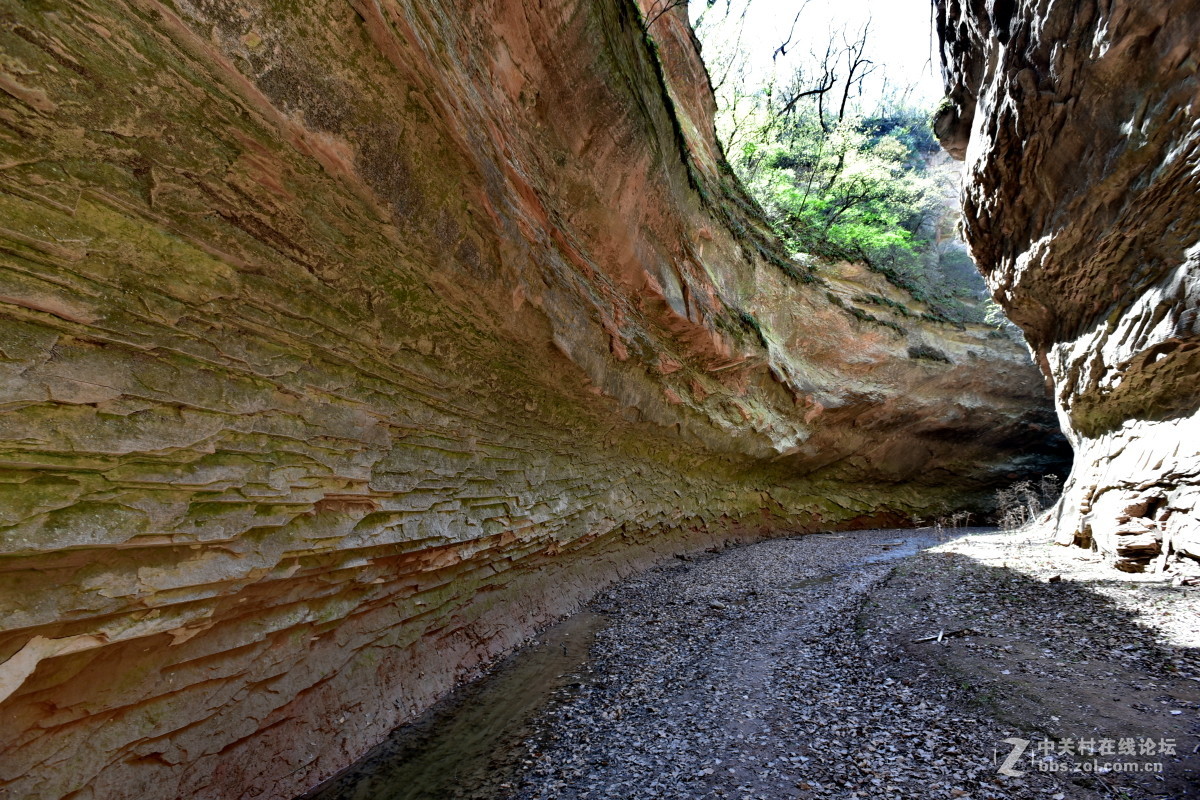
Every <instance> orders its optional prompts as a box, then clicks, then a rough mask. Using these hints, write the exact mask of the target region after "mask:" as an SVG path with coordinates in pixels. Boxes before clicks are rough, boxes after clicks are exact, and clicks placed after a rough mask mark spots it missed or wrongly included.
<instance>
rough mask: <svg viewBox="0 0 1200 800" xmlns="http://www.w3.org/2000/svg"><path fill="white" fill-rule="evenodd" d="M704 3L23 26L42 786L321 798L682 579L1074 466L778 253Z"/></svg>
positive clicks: (955, 340) (963, 372)
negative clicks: (692, 565) (394, 732)
mask: <svg viewBox="0 0 1200 800" xmlns="http://www.w3.org/2000/svg"><path fill="white" fill-rule="evenodd" d="M680 13H681V12H678V11H677V12H673V13H672V14H669V15H667V16H665V17H663V18H661V19H660V20H659V21H658V22H657V23H656V24H655V26H654V35H655V37H656V39H657V45H656V44H654V43H653V42H651V40H649V39H648V38H647V37H646V36H644V33H643V29H642V17H641V14H640V13H639V10H638V8H637V7H636V6H634V5H632V4H631V3H629V2H626V1H625V0H603V1H601V2H593V1H592V0H589V1H588V2H579V1H578V0H551V1H550V2H545V3H536V4H535V3H528V2H521V1H519V0H512V1H511V2H479V3H466V4H463V3H457V4H440V3H437V2H432V3H431V2H425V1H424V0H422V1H421V2H418V1H417V0H409V1H405V0H351V2H348V3H347V2H341V1H340V0H315V2H311V3H302V4H295V3H270V2H266V0H245V2H235V1H234V0H192V1H191V2H183V1H182V0H181V1H180V2H177V3H174V4H172V3H168V2H160V0H81V2H77V3H20V4H8V5H7V6H6V7H5V8H4V10H3V11H0V40H2V52H3V57H2V60H0V122H2V124H0V227H2V228H3V230H0V252H2V253H3V256H2V260H0V386H2V387H3V388H2V400H0V402H2V404H3V405H2V406H0V408H2V413H0V464H2V467H3V468H2V470H0V524H2V525H3V526H4V527H3V535H2V537H0V553H2V555H3V558H2V559H0V571H2V576H0V609H2V610H3V614H0V626H2V632H0V717H2V719H3V725H0V794H5V793H6V796H11V797H22V798H58V797H72V798H101V797H103V798H117V797H136V798H139V800H149V799H151V798H170V797H209V798H216V797H220V798H238V797H251V796H253V797H288V796H290V795H292V794H294V793H297V792H299V791H301V790H303V789H305V788H306V787H308V786H311V785H313V784H314V783H315V782H317V781H318V780H320V779H322V778H325V777H327V776H329V775H330V774H332V773H333V772H334V771H335V770H337V769H339V768H340V767H343V766H345V765H346V764H347V763H348V762H349V761H350V760H352V759H353V758H355V757H356V756H358V755H360V754H361V753H362V752H363V751H364V750H365V749H366V748H367V747H368V746H370V745H371V744H373V743H374V742H376V741H377V740H378V739H380V738H381V737H382V736H383V735H384V733H385V732H386V731H388V730H389V729H390V728H392V727H393V726H395V725H397V724H399V723H401V722H404V721H405V720H407V719H410V718H411V717H412V716H413V715H414V714H415V713H417V712H418V711H420V710H421V709H423V708H424V707H425V706H427V705H428V704H429V703H430V702H431V701H432V700H433V699H434V698H436V697H437V696H438V695H439V694H440V693H443V692H444V691H446V690H447V689H448V688H449V687H450V686H452V685H453V684H454V682H455V681H457V680H461V679H463V678H464V677H468V676H470V675H471V674H472V673H473V671H475V670H476V669H477V668H478V667H479V666H480V665H481V664H483V663H485V662H486V661H487V660H488V659H490V658H492V657H494V656H496V655H497V654H499V653H502V652H504V651H505V650H507V649H509V648H511V647H512V646H513V645H515V644H516V643H518V642H519V641H521V640H522V639H523V638H524V637H525V636H527V635H528V634H529V633H530V632H531V631H532V630H534V629H535V628H536V627H537V626H539V625H541V624H544V623H545V622H547V621H548V620H549V619H551V618H552V617H553V616H555V615H557V614H561V613H564V612H566V611H569V610H570V609H572V608H573V607H575V606H576V605H577V604H578V603H579V602H580V601H581V599H583V598H585V597H587V596H588V595H589V594H590V593H592V592H594V591H595V589H596V588H597V587H598V586H600V585H602V584H603V583H604V582H606V581H610V580H612V579H614V578H615V577H617V576H619V575H621V574H624V573H627V572H628V571H630V570H632V569H635V568H637V567H639V566H640V565H644V564H647V563H649V562H651V561H653V560H654V559H657V558H661V557H663V556H665V555H667V554H670V553H673V552H679V551H681V550H686V549H693V548H699V547H704V546H709V545H712V544H717V543H720V542H722V541H724V540H726V539H730V538H734V539H737V538H748V537H754V536H760V535H767V534H772V533H780V532H794V531H804V530H813V529H819V528H828V527H833V526H843V527H844V526H854V525H866V524H870V523H872V522H874V521H888V522H895V523H902V522H905V521H908V520H911V519H913V518H917V517H925V518H928V517H929V516H931V515H933V514H936V513H939V512H942V511H945V510H948V509H951V508H958V507H970V506H971V505H973V504H978V503H980V502H981V500H982V498H984V497H986V495H987V494H988V492H989V491H990V490H991V489H992V488H994V486H995V485H996V484H997V483H1002V482H1005V481H1008V480H1010V479H1012V478H1016V477H1020V476H1021V475H1025V474H1038V473H1040V472H1042V471H1044V470H1045V469H1047V468H1048V467H1049V466H1052V465H1053V464H1054V463H1055V460H1056V459H1058V458H1060V457H1061V451H1059V450H1056V449H1055V446H1054V444H1053V442H1050V443H1049V444H1047V441H1048V440H1050V439H1052V438H1053V431H1054V419H1053V413H1052V411H1051V410H1050V407H1049V405H1048V403H1047V402H1046V401H1045V399H1044V396H1043V388H1042V386H1041V381H1040V377H1039V376H1038V375H1037V373H1036V370H1034V369H1033V367H1032V366H1031V364H1030V363H1029V362H1028V360H1027V358H1026V355H1025V353H1024V351H1023V349H1022V348H1021V347H1020V346H1018V345H1017V344H1014V343H1013V342H1011V341H1009V340H1006V339H1004V338H1003V337H1001V338H996V336H995V335H994V332H989V331H988V330H986V329H983V328H975V327H966V328H963V329H959V328H955V327H953V326H950V325H946V324H943V323H939V322H937V321H936V320H931V319H929V318H922V317H920V314H921V313H922V311H923V310H924V309H923V308H922V307H921V306H920V304H918V303H916V302H915V301H913V300H912V299H911V298H907V297H905V296H903V295H901V294H899V293H898V292H897V290H895V289H893V288H891V287H889V286H888V285H887V284H886V283H884V282H883V281H882V280H880V279H879V278H878V276H876V275H874V274H871V273H867V272H865V271H862V270H860V269H858V268H855V267H852V266H847V265H842V266H824V267H820V268H818V269H817V270H816V274H810V271H809V270H808V269H807V268H805V267H802V266H801V265H799V264H797V263H794V262H792V261H790V260H789V259H788V258H787V256H786V254H785V253H783V252H782V251H781V250H780V249H779V246H778V244H777V243H776V242H775V241H773V240H772V239H771V237H770V236H769V235H768V232H767V230H766V228H765V226H764V225H763V223H762V222H761V220H760V219H759V217H758V215H757V214H756V213H755V211H754V208H753V206H752V204H751V203H749V201H747V199H746V198H745V196H744V194H742V193H741V191H740V190H739V189H738V187H736V186H735V185H734V184H733V182H732V181H731V179H730V178H729V176H728V173H727V170H726V169H725V168H724V166H723V162H722V160H721V158H720V156H719V148H718V147H717V145H716V142H715V140H714V138H713V135H712V119H711V118H712V111H713V108H712V105H713V101H712V96H711V92H710V91H709V90H708V85H707V81H706V78H705V75H704V71H703V68H702V65H701V63H700V61H699V59H698V57H697V54H696V50H695V45H694V42H693V39H692V37H691V34H690V31H689V30H688V29H687V26H686V21H685V20H684V19H683V18H682V17H681V16H679V14H680ZM867 295H875V296H876V297H877V298H887V299H889V300H890V301H891V302H892V303H893V305H888V304H887V303H883V304H882V305H881V304H879V303H872V302H870V301H869V300H863V299H861V298H864V297H866V296H867ZM910 354H913V355H915V356H923V357H910ZM931 354H932V356H934V357H931Z"/></svg>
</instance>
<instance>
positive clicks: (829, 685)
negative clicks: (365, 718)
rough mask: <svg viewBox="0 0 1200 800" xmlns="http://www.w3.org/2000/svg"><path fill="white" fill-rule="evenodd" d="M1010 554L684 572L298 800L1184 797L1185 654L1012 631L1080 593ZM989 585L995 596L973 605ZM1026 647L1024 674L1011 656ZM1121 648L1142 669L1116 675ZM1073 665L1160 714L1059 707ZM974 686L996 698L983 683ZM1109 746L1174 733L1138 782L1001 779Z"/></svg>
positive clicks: (1131, 640) (550, 642) (913, 547)
mask: <svg viewBox="0 0 1200 800" xmlns="http://www.w3.org/2000/svg"><path fill="white" fill-rule="evenodd" d="M969 533H973V534H974V535H973V536H971V535H967V534H969ZM1018 539H1019V535H1017V536H1016V537H1014V534H1011V533H1004V534H996V533H995V532H994V531H979V530H975V531H967V530H947V531H936V532H935V531H934V530H932V529H922V530H917V531H914V530H881V531H862V532H855V533H845V534H822V535H812V536H804V537H795V538H792V539H781V540H772V541H768V542H762V543H758V544H753V545H748V546H742V547H735V548H731V549H727V550H723V551H721V552H704V553H700V554H698V555H697V556H695V557H684V558H681V559H679V560H677V561H675V562H674V563H672V564H668V565H665V566H660V567H658V568H655V569H653V570H650V571H648V572H646V573H644V574H642V575H639V576H637V577H636V578H633V579H632V580H630V581H628V582H626V583H624V584H622V585H620V586H618V587H616V588H614V589H611V590H609V591H607V592H605V593H603V594H602V595H601V596H600V597H599V598H598V599H597V600H595V601H594V602H593V603H591V604H590V605H589V607H588V610H587V611H585V612H584V613H582V614H580V615H576V616H575V617H572V618H569V619H568V620H567V621H566V622H564V623H561V624H560V625H558V626H555V627H554V628H551V629H550V630H548V631H546V632H545V633H544V634H543V635H541V636H540V637H539V638H538V639H537V641H536V642H535V644H533V645H532V646H531V647H529V648H527V649H526V650H523V651H521V652H519V653H518V654H516V655H515V656H513V657H511V658H510V659H508V660H507V661H506V662H504V663H503V664H502V665H501V666H500V668H499V669H498V670H496V671H495V672H494V673H493V674H492V675H490V676H489V677H488V678H485V679H484V680H483V681H481V682H479V683H478V684H474V685H471V686H468V687H464V689H463V690H460V691H459V692H458V693H456V695H455V696H454V697H452V699H451V700H450V701H449V702H448V703H443V704H442V705H441V706H439V707H436V708H435V709H434V711H433V712H432V713H430V714H428V715H426V717H425V718H423V720H422V721H421V722H420V723H418V724H417V725H415V726H411V727H410V728H408V729H402V730H400V731H398V732H396V733H395V734H393V736H392V737H391V738H390V739H389V741H388V742H386V743H385V744H384V745H382V746H380V747H379V748H376V750H375V751H373V752H372V754H370V755H368V756H367V757H366V758H365V759H363V761H361V762H360V763H359V764H357V765H355V766H353V767H351V768H350V769H349V770H347V771H346V772H345V773H344V774H342V775H341V776H339V777H337V778H335V779H333V780H331V781H330V782H328V783H327V784H325V785H324V786H322V787H320V788H319V789H318V790H316V791H314V792H313V793H311V794H309V795H306V800H436V799H438V798H472V799H473V800H498V799H499V798H521V799H522V800H567V799H568V798H569V799H570V800H583V799H584V798H614V799H617V800H632V799H633V798H647V800H649V798H763V799H764V800H782V799H783V798H788V799H789V800H791V799H794V798H848V797H898V798H914V800H915V799H916V798H943V797H944V798H962V797H971V798H1042V797H1052V796H1053V797H1059V798H1061V797H1064V796H1065V797H1126V798H1131V797H1147V798H1148V797H1164V796H1169V797H1180V798H1183V797H1195V796H1197V794H1196V792H1197V786H1198V784H1196V782H1195V781H1196V778H1197V776H1198V775H1200V773H1198V772H1197V768H1198V767H1200V758H1197V756H1195V755H1194V754H1192V753H1190V751H1191V749H1192V747H1193V746H1194V744H1195V742H1194V738H1195V737H1194V736H1193V735H1191V734H1194V730H1192V727H1193V723H1192V721H1191V719H1190V718H1189V719H1187V720H1183V719H1181V718H1182V717H1183V716H1184V714H1187V715H1188V716H1189V717H1191V716H1192V715H1194V714H1195V709H1196V707H1197V705H1198V703H1197V701H1200V687H1196V683H1195V682H1194V681H1195V680H1196V679H1197V677H1198V676H1200V657H1198V656H1197V654H1196V653H1195V652H1194V651H1190V650H1188V649H1187V648H1172V647H1171V646H1170V645H1169V644H1166V643H1164V644H1163V645H1162V647H1161V649H1159V648H1157V647H1155V646H1154V645H1153V644H1151V643H1152V642H1153V641H1155V632H1154V631H1141V632H1139V631H1137V630H1136V629H1135V630H1133V631H1130V630H1129V629H1128V628H1126V629H1125V632H1124V636H1123V638H1122V639H1121V641H1120V642H1119V643H1118V642H1116V641H1114V642H1113V643H1112V647H1113V651H1114V652H1113V653H1109V654H1105V653H1096V652H1092V653H1090V658H1091V661H1090V662H1089V661H1088V660H1087V659H1086V658H1080V657H1079V655H1080V653H1081V652H1083V651H1084V650H1086V649H1087V648H1086V646H1084V645H1081V642H1080V639H1081V638H1082V639H1083V641H1084V642H1086V641H1087V637H1086V636H1085V635H1083V633H1084V631H1085V628H1086V626H1087V625H1088V622H1087V620H1086V618H1085V617H1082V616H1081V617H1069V618H1067V619H1063V615H1062V613H1061V612H1060V613H1059V614H1058V618H1059V619H1058V620H1057V621H1056V623H1055V626H1054V628H1053V629H1050V628H1047V627H1043V628H1042V629H1040V630H1037V629H1035V630H1032V631H1031V630H1029V622H1030V620H1031V619H1036V618H1038V617H1040V616H1043V615H1045V614H1046V613H1047V612H1046V610H1045V609H1044V608H1039V605H1040V603H1039V601H1044V600H1046V599H1054V600H1057V601H1059V602H1063V601H1067V602H1069V598H1072V597H1083V596H1087V592H1088V590H1087V589H1086V588H1083V587H1085V586H1086V585H1087V581H1086V579H1084V578H1083V576H1074V577H1075V578H1078V579H1079V582H1078V583H1077V584H1076V585H1077V586H1078V587H1079V594H1078V595H1072V594H1070V592H1072V591H1074V590H1073V589H1065V590H1064V592H1065V593H1059V594H1057V595H1056V594H1055V592H1058V591H1059V589H1060V588H1061V581H1054V582H1051V583H1045V582H1044V581H1038V580H1036V579H1032V578H1030V577H1029V576H1027V575H1023V574H1022V573H1021V572H1018V571H1016V570H1010V569H1002V568H992V567H987V566H985V565H983V564H982V562H981V560H987V557H988V555H995V554H996V552H999V553H1001V558H1005V559H1007V558H1010V557H1014V556H1016V548H1024V549H1026V550H1030V549H1031V550H1034V551H1038V550H1039V549H1038V548H1036V547H1034V548H1029V547H1028V543H1026V542H1020V541H1018ZM919 551H926V552H925V553H924V554H923V555H922V556H920V557H918V558H913V556H914V554H916V553H917V552H919ZM1040 557H1041V556H1040V551H1039V555H1038V556H1035V557H1033V558H1030V557H1029V556H1028V555H1026V556H1025V563H1024V564H1023V566H1025V567H1030V566H1032V565H1034V564H1035V563H1037V558H1040ZM1016 558H1017V559H1018V560H1019V559H1020V556H1016ZM935 575H936V576H938V577H937V578H934V577H933V576H935ZM951 576H953V577H951ZM1018 580H1019V581H1021V582H1023V583H1025V584H1027V585H1026V586H1024V587H1022V588H1021V589H1020V590H1018V589H1016V588H1014V586H1013V584H1015V582H1017V581H1018ZM939 581H940V582H939ZM995 581H999V582H1001V583H1002V584H1003V585H1004V586H1006V587H1008V593H1009V595H1010V597H1009V602H998V601H985V602H984V603H983V604H980V601H979V596H980V595H982V594H984V593H985V592H989V591H990V592H994V591H995V589H996V587H995V586H993V585H989V582H995ZM930 592H933V593H935V594H937V597H936V601H938V602H935V603H933V604H932V605H931V603H930V602H929V600H930V599H931V594H930ZM1047 592H1048V593H1049V594H1047ZM972 594H973V595H974V596H975V599H974V601H973V602H972V600H971V599H969V598H970V596H971V595H972ZM960 595H963V596H960ZM1139 602H1141V603H1142V605H1145V604H1146V602H1147V601H1146V599H1145V598H1144V597H1143V598H1142V599H1141V600H1140V601H1139ZM909 603H912V604H913V606H914V607H913V609H912V610H909V609H906V608H905V606H906V605H907V604H909ZM1187 610H1188V611H1189V612H1190V613H1191V614H1193V615H1194V614H1195V608H1191V607H1189V608H1188V609H1187ZM1050 613H1051V614H1053V612H1050ZM956 614H957V615H959V617H961V618H962V619H966V618H967V617H970V622H969V624H970V625H971V626H974V627H966V625H967V622H962V621H958V622H956V621H955V619H954V615H956ZM1194 619H1195V617H1194V616H1193V617H1192V621H1193V622H1194ZM948 623H950V624H948ZM913 626H915V630H914V628H913ZM939 626H940V627H939ZM924 631H928V632H929V634H930V635H927V636H914V633H915V632H924ZM938 633H942V634H947V633H948V635H943V637H942V639H941V640H940V641H939V640H936V639H935V640H934V641H932V642H931V641H929V640H930V639H934V636H933V635H934V634H938ZM1092 633H1093V635H1094V634H1095V633H1096V630H1095V628H1094V626H1093V629H1092ZM1157 633H1159V634H1161V633H1162V631H1158V632H1157ZM1043 639H1045V642H1044V643H1043V644H1042V645H1041V646H1042V647H1043V648H1044V649H1042V650H1040V651H1038V652H1037V653H1036V654H1035V655H1034V656H1032V657H1029V658H1034V659H1040V660H1038V661H1035V662H1034V663H1033V669H1031V670H1030V669H1025V668H1023V666H1022V665H1023V664H1024V663H1025V662H1027V661H1028V660H1029V659H1028V658H1027V657H1026V656H1025V655H1024V654H1023V653H1022V651H1020V650H1018V651H1017V652H1016V653H1014V646H1013V644H1009V642H1010V641H1011V642H1014V643H1017V644H1018V645H1020V644H1021V643H1024V644H1026V645H1028V644H1030V643H1031V642H1033V641H1035V640H1036V641H1038V642H1041V641H1042V640H1043ZM906 647H907V648H909V649H914V650H917V651H924V656H922V655H921V654H920V653H918V654H913V653H906V652H905V649H906ZM1144 648H1150V650H1148V651H1145V652H1143V649H1144ZM1133 650H1137V651H1138V652H1137V655H1138V656H1144V657H1145V658H1143V659H1140V660H1139V662H1138V663H1132V664H1131V663H1130V661H1129V657H1128V653H1129V652H1130V651H1133ZM1048 654H1049V655H1048ZM977 658H982V659H983V660H984V661H985V662H987V664H988V665H987V666H983V667H980V665H979V664H977V663H976V662H975V659H977ZM947 659H948V661H949V663H946V662H947ZM1122 659H1123V660H1122ZM1079 661H1083V663H1084V664H1092V667H1091V669H1092V670H1094V671H1096V673H1097V674H1106V675H1107V676H1108V679H1109V681H1110V682H1111V683H1112V684H1113V689H1112V691H1119V692H1122V693H1124V692H1136V691H1137V689H1135V688H1134V687H1136V686H1137V685H1138V684H1141V685H1146V684H1149V685H1150V686H1152V687H1155V688H1156V689H1157V690H1158V693H1159V694H1163V695H1165V696H1169V697H1170V698H1171V702H1170V703H1169V704H1168V705H1166V706H1163V707H1160V708H1155V709H1149V708H1143V709H1137V708H1126V707H1122V708H1108V707H1103V708H1102V706H1104V703H1103V701H1101V700H1100V699H1098V698H1097V697H1095V696H1089V695H1087V693H1086V692H1082V693H1079V695H1078V696H1077V697H1073V696H1072V692H1071V691H1070V689H1069V688H1068V689H1066V690H1065V691H1064V689H1063V687H1061V686H1057V685H1055V682H1056V681H1059V680H1067V681H1074V682H1077V683H1083V680H1082V679H1084V678H1085V677H1086V676H1085V675H1083V674H1082V673H1080V672H1078V670H1080V669H1083V667H1080V666H1079V664H1078V662H1079ZM1142 661H1145V663H1141V662H1142ZM1110 662H1111V663H1110ZM1164 667H1165V668H1166V670H1169V671H1170V672H1169V673H1168V672H1167V671H1164ZM989 672H992V673H994V677H995V678H996V679H997V681H998V683H997V684H996V685H995V686H991V687H989V688H986V689H984V688H981V686H986V685H987V682H988V673H989ZM1013 673H1019V675H1018V676H1016V677H1010V676H1012V675H1013ZM1181 675H1182V676H1183V677H1182V678H1181V677H1180V676H1181ZM1189 677H1190V680H1189V679H1188V678H1189ZM1156 682H1157V683H1156ZM1080 688H1082V686H1081V687H1080ZM1030 696H1033V697H1035V698H1036V703H1035V708H1036V711H1033V712H1031V711H1030V708H1029V707H1027V705H1028V701H1027V700H1026V701H1025V702H1026V706H1022V704H1021V702H1022V701H1021V698H1022V697H1025V698H1028V697H1030ZM1126 705H1127V704H1126ZM1181 709H1182V710H1183V711H1181ZM1055 721H1058V722H1059V723H1060V726H1061V729H1060V730H1057V731H1053V733H1052V731H1051V729H1053V728H1054V727H1055ZM1047 726H1049V727H1047ZM1064 731H1069V732H1070V736H1068V735H1065V734H1064ZM1117 732H1120V733H1121V734H1122V735H1125V734H1128V735H1129V736H1133V735H1134V734H1135V733H1137V734H1140V736H1139V738H1147V737H1149V736H1150V735H1151V734H1153V735H1154V738H1155V741H1156V742H1157V741H1159V740H1161V739H1164V738H1168V737H1173V738H1174V741H1175V742H1176V747H1175V750H1176V754H1175V757H1169V756H1162V755H1160V756H1158V757H1156V758H1150V757H1148V756H1146V755H1145V754H1143V755H1142V756H1139V757H1137V758H1132V757H1126V758H1123V760H1128V761H1139V762H1147V763H1153V764H1158V765H1159V766H1161V768H1162V771H1161V772H1155V773H1154V774H1152V775H1148V776H1140V775H1136V774H1133V775H1131V774H1126V773H1118V774H1108V772H1106V771H1103V770H1102V772H1101V774H1100V775H1099V776H1097V775H1096V774H1095V773H1093V772H1089V773H1085V772H1083V767H1082V766H1081V765H1082V764H1083V763H1086V762H1088V761H1089V759H1087V758H1083V757H1082V756H1080V757H1079V758H1078V759H1074V758H1070V757H1065V756H1060V755H1058V754H1057V753H1055V754H1054V755H1052V756H1051V758H1050V760H1049V761H1046V760H1044V756H1045V755H1046V753H1045V752H1044V750H1042V751H1039V750H1038V748H1037V746H1036V744H1035V745H1033V746H1031V747H1029V748H1028V752H1026V753H1023V754H1022V757H1021V759H1019V762H1018V763H1016V764H1015V767H1014V768H1015V770H1016V771H1019V772H1021V773H1023V774H1022V775H1020V776H1016V775H1013V776H1008V775H1005V774H1001V773H1000V772H999V771H998V768H999V767H1000V765H1001V764H1002V762H1003V761H1004V759H1005V758H1006V757H1007V756H1008V754H1009V752H1010V750H1011V749H1012V748H1011V746H1010V745H1009V744H1006V743H1005V740H1006V739H1008V738H1010V737H1024V738H1026V739H1027V740H1029V741H1031V742H1036V741H1037V740H1038V739H1040V740H1043V741H1044V740H1046V739H1048V738H1050V737H1052V736H1053V738H1055V739H1056V740H1060V741H1061V740H1066V739H1068V738H1070V737H1079V738H1083V737H1084V736H1085V735H1086V736H1087V737H1089V738H1092V739H1095V738H1097V737H1100V738H1103V737H1104V736H1105V734H1108V733H1111V734H1112V735H1113V736H1114V737H1115V736H1116V735H1117ZM1055 734H1056V735H1055ZM1185 743H1186V751H1187V752H1185V750H1184V745H1185ZM1035 757H1036V758H1037V759H1041V761H1040V763H1041V764H1043V765H1046V766H1043V767H1042V768H1040V769H1039V768H1038V767H1037V763H1039V762H1035V761H1034V758H1035ZM1111 760H1115V759H1114V758H1113V757H1112V756H1109V757H1107V758H1099V759H1097V761H1100V762H1103V761H1111ZM1051 767H1053V768H1056V769H1059V770H1062V771H1050V768H1051ZM1118 769H1119V768H1118ZM1043 770H1045V771H1043ZM1081 778H1082V779H1083V780H1082V781H1081V780H1080V779H1081ZM1139 780H1141V783H1139Z"/></svg>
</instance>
